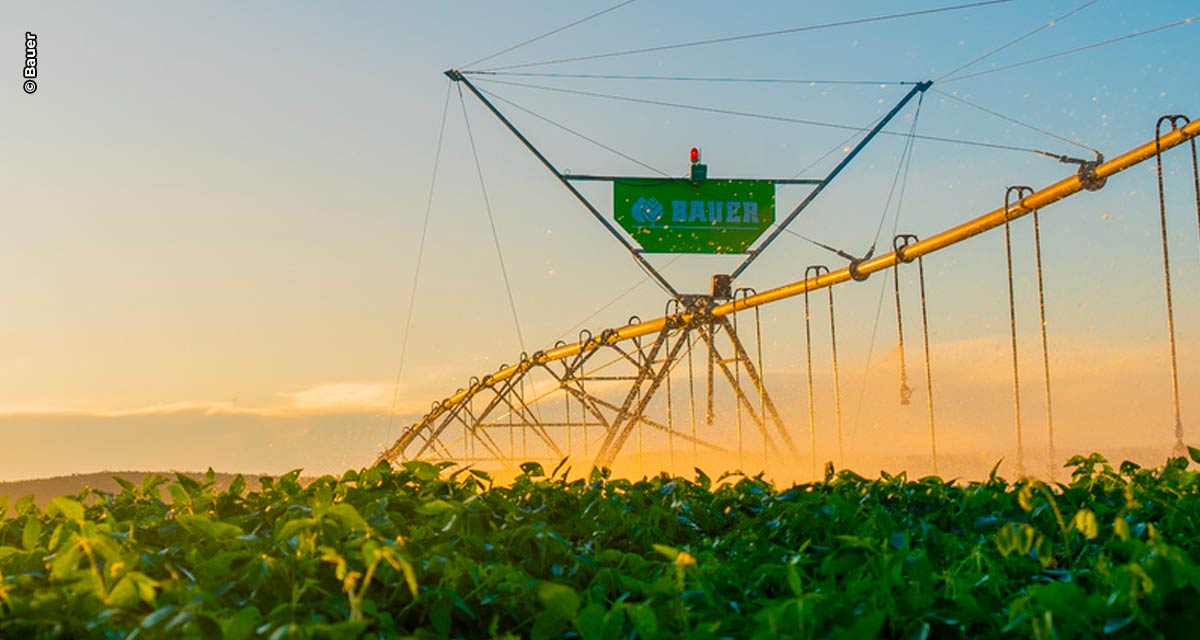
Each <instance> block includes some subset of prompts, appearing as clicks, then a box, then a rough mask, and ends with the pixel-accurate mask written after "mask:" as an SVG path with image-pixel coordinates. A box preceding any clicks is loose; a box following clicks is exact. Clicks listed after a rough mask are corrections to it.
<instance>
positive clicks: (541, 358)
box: [381, 120, 1200, 458]
mask: <svg viewBox="0 0 1200 640" xmlns="http://www.w3.org/2000/svg"><path fill="white" fill-rule="evenodd" d="M1197 135H1200V120H1193V121H1191V122H1189V123H1188V124H1186V125H1185V126H1183V127H1180V128H1178V129H1173V130H1171V131H1170V132H1168V133H1165V134H1163V136H1162V137H1161V138H1160V139H1159V141H1158V145H1157V146H1156V145H1155V141H1153V140H1151V141H1150V142H1147V143H1145V144H1143V145H1141V146H1140V147H1137V148H1135V149H1132V150H1130V151H1127V152H1126V153H1123V154H1121V155H1119V156H1117V157H1115V158H1113V159H1111V160H1109V161H1107V162H1103V163H1101V164H1099V165H1097V166H1096V167H1095V173H1096V177H1097V178H1108V177H1109V176H1111V175H1114V174H1116V173H1119V172H1121V171H1124V170H1125V169H1128V168H1130V167H1132V166H1134V165H1136V164H1138V163H1141V162H1144V161H1145V160H1148V159H1149V158H1152V157H1154V155H1155V153H1156V150H1157V149H1161V150H1163V151H1166V150H1167V149H1170V148H1172V147H1175V146H1177V145H1180V144H1182V143H1184V142H1186V141H1187V140H1189V139H1191V138H1194V137H1196V136H1197ZM1083 189H1084V186H1083V183H1082V182H1081V180H1080V178H1079V176H1078V175H1072V176H1070V177H1068V178H1065V179H1063V180H1060V181H1058V182H1056V183H1054V184H1052V185H1050V186H1048V187H1045V188H1043V189H1041V190H1038V191H1035V192H1033V193H1032V194H1030V195H1028V196H1026V197H1025V198H1023V199H1022V200H1021V201H1020V203H1018V204H1015V205H1013V206H1012V207H1011V208H1010V210H1009V212H1008V214H1007V215H1008V218H1009V219H1010V220H1011V219H1015V218H1019V217H1021V216H1024V215H1026V214H1028V213H1030V212H1032V211H1033V210H1035V209H1041V208H1043V207H1046V206H1047V205H1050V204H1053V203H1055V202H1058V201H1059V200H1062V199H1063V198H1066V197H1067V196H1070V195H1074V194H1076V193H1078V192H1080V191H1082V190H1083ZM1004 219H1005V211H1004V208H1003V207H1000V208H998V209H995V210H993V211H991V212H989V213H987V214H984V215H982V216H980V217H978V218H975V219H973V220H970V221H968V222H965V223H963V224H960V225H958V226H957V227H954V228H952V229H947V230H945V231H943V232H941V233H938V234H935V235H932V236H930V237H928V238H925V239H924V240H920V241H918V242H915V243H913V244H911V245H909V246H908V247H907V248H905V249H904V250H903V251H904V258H905V259H906V260H909V259H912V258H916V257H919V256H923V255H926V254H930V253H933V252H934V251H937V250H939V249H944V248H946V247H948V246H950V245H952V244H956V243H958V242H962V241H963V240H966V239H967V238H970V237H972V236H976V235H979V234H981V233H983V232H985V231H988V230H990V229H994V228H996V227H998V226H1000V225H1003V224H1004ZM899 261H900V260H899V259H898V257H897V256H896V252H894V251H893V252H891V253H887V254H884V255H881V256H878V257H876V258H872V259H870V260H867V261H864V262H862V263H860V264H859V265H857V271H858V273H859V275H860V276H867V275H870V274H872V273H875V272H876V271H882V270H884V269H887V268H890V267H894V266H895V265H896V263H897V262H899ZM851 279H852V275H851V273H850V267H845V268H842V269H838V270H837V271H830V272H828V273H825V274H822V275H820V276H817V277H813V278H808V279H805V280H800V281H797V282H793V283H790V284H786V285H783V286H781V287H776V288H774V289H771V290H769V291H764V292H762V293H759V294H756V295H752V296H747V297H745V298H739V299H736V300H733V301H731V302H726V303H725V304H722V305H718V306H716V307H713V309H712V315H713V316H717V317H720V316H726V315H729V314H733V313H737V312H739V311H743V310H745V309H750V308H753V307H757V306H759V305H764V304H767V303H770V302H775V301H778V300H783V299H785V298H791V297H794V296H798V295H803V294H804V292H805V291H815V290H818V289H823V288H825V287H830V286H833V285H835V284H838V283H841V282H845V281H847V280H851ZM694 315H695V313H694V312H682V313H678V314H675V315H673V316H663V317H661V318H655V319H654V320H649V321H646V322H640V323H637V324H629V325H625V326H623V327H619V328H617V329H614V330H612V331H607V332H605V333H604V334H601V335H600V336H596V337H593V338H591V339H589V340H585V341H580V342H576V343H574V344H568V345H563V346H561V347H555V348H553V349H550V350H548V351H542V352H538V353H536V354H534V356H533V357H532V358H530V359H527V360H524V361H522V362H520V363H518V364H514V365H510V366H507V367H504V368H502V369H500V370H499V371H496V372H495V373H493V374H492V375H491V376H488V377H487V378H486V382H479V383H477V384H476V385H473V386H471V387H469V388H467V389H463V390H461V391H459V392H458V393H455V394H454V395H452V396H450V397H449V398H446V399H445V400H443V401H442V402H440V403H438V405H437V406H436V407H434V409H433V411H431V412H430V413H429V414H428V415H427V416H425V418H424V419H423V420H422V422H425V421H428V420H433V419H436V418H437V417H438V416H439V415H441V413H442V412H444V411H446V410H447V409H449V408H450V407H453V406H454V405H455V404H457V403H459V402H461V401H463V400H465V399H467V398H468V397H470V395H471V394H473V393H475V391H476V390H477V387H479V386H483V385H485V384H495V383H497V382H502V381H504V380H507V379H508V378H511V377H512V376H514V375H516V374H517V373H520V372H522V371H525V370H528V369H529V368H531V367H533V366H535V365H539V364H544V363H546V362H554V361H557V360H564V359H566V358H570V357H572V356H576V355H579V354H580V353H583V352H585V351H590V350H593V349H597V348H599V347H601V346H604V345H611V344H615V343H618V342H623V341H625V340H630V339H633V338H638V337H642V336H648V335H652V334H655V333H658V332H660V331H662V330H663V329H664V328H665V327H666V326H667V324H668V323H675V324H686V323H688V322H690V321H691V320H693V319H694ZM405 440H406V439H405V438H401V442H398V443H397V444H396V445H393V446H392V447H390V448H389V449H388V451H387V452H385V453H384V454H383V456H381V458H391V457H394V456H395V455H398V454H399V453H400V451H401V450H402V449H403V448H404V446H406V445H407V442H406V441H405Z"/></svg>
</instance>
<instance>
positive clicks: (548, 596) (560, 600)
mask: <svg viewBox="0 0 1200 640" xmlns="http://www.w3.org/2000/svg"><path fill="white" fill-rule="evenodd" d="M537 594H538V599H539V600H541V601H542V605H543V606H545V607H546V610H547V611H551V612H553V613H554V614H555V615H557V616H559V617H560V618H562V619H564V620H573V619H574V618H575V615H576V614H577V613H579V605H580V602H579V594H578V593H576V592H575V590H574V589H572V588H571V587H568V586H567V585H565V584H558V583H555V582H543V583H541V584H539V585H538V591H537Z"/></svg>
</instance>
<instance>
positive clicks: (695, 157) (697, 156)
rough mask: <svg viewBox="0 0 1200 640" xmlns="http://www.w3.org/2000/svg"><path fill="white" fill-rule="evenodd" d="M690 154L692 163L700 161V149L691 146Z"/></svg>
mask: <svg viewBox="0 0 1200 640" xmlns="http://www.w3.org/2000/svg"><path fill="white" fill-rule="evenodd" d="M691 156H692V162H693V163H696V162H700V150H699V149H697V148H696V147H692V154H691Z"/></svg>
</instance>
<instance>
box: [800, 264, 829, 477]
mask: <svg viewBox="0 0 1200 640" xmlns="http://www.w3.org/2000/svg"><path fill="white" fill-rule="evenodd" d="M825 273H829V268H828V267H826V266H824V265H812V266H809V267H806V268H805V269H804V279H805V280H808V279H809V278H819V277H821V275H822V274H825ZM804 352H805V358H806V360H807V362H808V440H809V446H810V449H811V453H812V477H813V479H814V480H815V479H816V478H817V419H816V409H815V407H814V399H813V366H812V311H811V307H810V306H809V303H808V289H805V290H804Z"/></svg>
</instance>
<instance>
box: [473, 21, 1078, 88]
mask: <svg viewBox="0 0 1200 640" xmlns="http://www.w3.org/2000/svg"><path fill="white" fill-rule="evenodd" d="M1094 1H1096V0H1093V2H1094ZM462 73H463V75H472V76H509V77H520V78H574V79H579V80H650V81H654V82H717V83H744V84H805V85H810V86H811V85H819V84H821V85H823V84H838V85H864V86H877V87H879V88H881V89H883V88H886V87H889V86H891V85H914V84H919V83H918V82H914V81H911V80H804V79H799V78H733V77H716V76H648V75H622V74H609V73H533V72H520V71H463V72H462Z"/></svg>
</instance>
